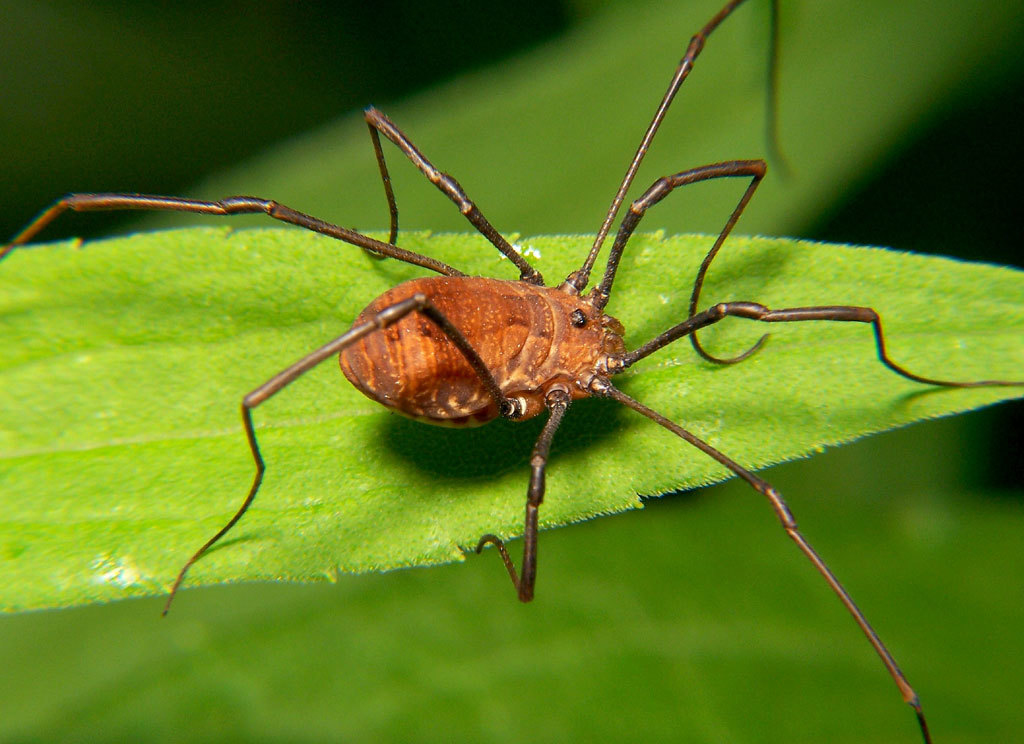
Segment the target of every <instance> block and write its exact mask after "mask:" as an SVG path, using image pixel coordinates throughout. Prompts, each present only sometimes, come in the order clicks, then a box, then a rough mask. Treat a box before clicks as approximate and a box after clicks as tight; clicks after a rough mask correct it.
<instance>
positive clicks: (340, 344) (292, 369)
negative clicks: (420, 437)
mask: <svg viewBox="0 0 1024 744" xmlns="http://www.w3.org/2000/svg"><path fill="white" fill-rule="evenodd" d="M414 312H418V313H422V314H423V315H425V316H426V317H427V318H429V319H430V320H431V321H432V322H433V323H434V324H435V325H437V327H438V328H440V329H441V331H442V332H443V333H444V334H445V335H446V336H447V337H448V338H449V339H450V340H451V341H452V343H454V344H455V346H457V347H458V349H459V351H461V352H462V354H463V356H465V358H466V361H467V362H469V364H470V366H471V367H472V368H473V370H474V371H475V372H476V374H477V375H478V376H479V377H480V379H481V381H483V383H484V386H485V387H486V388H487V391H488V393H489V394H490V395H491V397H492V398H493V399H494V402H495V403H496V404H497V407H498V410H499V411H501V414H502V415H503V416H505V417H506V418H516V417H518V416H519V415H521V414H522V411H521V410H519V407H518V404H516V403H515V401H513V400H512V399H510V398H506V397H505V396H504V395H503V394H502V392H501V389H500V388H499V387H498V383H497V381H496V380H495V379H494V376H493V375H492V374H491V372H490V371H489V370H488V369H487V366H486V365H485V364H484V362H483V360H482V359H481V358H480V355H479V354H478V353H477V352H476V349H474V348H473V346H472V345H471V344H470V343H469V341H468V340H467V339H466V337H465V336H464V335H463V333H462V332H461V331H460V330H459V329H458V328H456V327H455V326H454V325H453V324H452V322H451V321H450V320H448V318H447V317H446V316H445V315H444V313H442V312H441V311H440V310H438V309H437V307H435V306H434V304H433V303H432V302H431V301H430V299H429V298H428V297H427V296H426V295H424V294H422V293H417V294H415V295H413V296H412V297H410V298H408V299H405V300H402V301H401V302H396V303H395V304H394V305H390V306H388V307H386V308H384V309H383V310H381V311H380V312H378V313H377V314H376V315H375V316H374V317H373V318H371V319H369V320H367V321H364V322H363V323H360V324H359V325H357V326H354V327H352V328H351V329H349V330H348V331H347V332H346V333H343V334H342V335H340V336H338V337H337V338H336V339H334V340H333V341H330V342H328V343H326V344H324V345H323V346H321V347H320V348H319V349H317V350H316V351H313V352H311V353H309V354H307V355H306V356H304V357H303V358H302V359H300V360H299V361H297V362H295V363H294V364H292V365H291V366H289V367H287V368H286V369H284V370H282V371H281V372H278V373H277V374H276V375H274V376H273V377H271V378H270V379H269V380H267V381H266V382H265V383H263V384H262V385H260V386H259V387H258V388H256V389H255V390H253V391H252V392H250V393H249V394H248V395H246V396H245V397H244V398H243V399H242V425H243V427H244V428H245V435H246V439H247V440H248V442H249V450H250V451H251V452H252V458H253V461H254V462H255V464H256V475H255V477H254V478H253V482H252V486H251V487H250V488H249V493H248V495H247V496H246V497H245V500H244V501H243V502H242V505H241V506H240V507H239V508H238V511H236V512H235V514H234V516H232V517H231V519H230V520H228V522H227V524H225V525H224V526H223V527H221V528H220V530H219V531H218V532H217V534H215V535H214V536H213V537H211V538H210V539H209V540H207V541H206V542H205V543H204V544H203V546H202V547H201V548H199V550H197V551H196V552H195V553H194V554H193V555H192V557H191V558H189V559H188V560H187V561H186V562H185V565H184V566H182V567H181V570H180V571H179V572H178V576H177V578H176V579H175V580H174V585H173V586H172V587H171V591H170V593H169V595H168V597H167V603H166V604H165V605H164V610H163V614H164V615H166V614H167V612H168V610H170V608H171V602H172V601H174V597H175V595H176V594H177V592H178V589H179V587H180V586H181V583H182V581H184V579H185V574H186V573H188V570H189V569H190V568H191V567H192V565H193V564H194V563H195V562H196V561H198V560H199V559H200V558H202V557H203V555H204V554H205V553H206V552H207V551H208V550H209V549H210V548H211V547H213V545H214V544H215V543H216V542H217V541H218V540H220V539H221V538H222V537H224V535H226V534H227V533H228V532H230V531H231V528H232V527H234V526H235V524H237V522H238V520H240V519H241V518H242V516H243V515H244V514H245V512H246V511H248V509H249V507H250V506H251V505H252V502H253V500H254V499H255V498H256V493H257V491H259V488H260V484H261V483H262V482H263V473H264V471H265V470H266V466H265V464H264V461H263V456H262V455H261V454H260V448H259V443H258V442H257V441H256V430H255V428H254V426H253V421H252V409H254V408H256V406H258V405H260V404H261V403H263V402H264V401H266V400H268V399H269V398H271V397H273V396H274V395H276V394H277V393H278V392H280V391H281V390H283V389H284V388H285V387H287V386H288V385H290V384H291V383H292V382H294V381H295V380H297V379H298V378H299V377H301V376H302V375H304V374H305V373H306V372H308V371H309V370H311V369H313V368H314V367H316V366H317V365H318V364H320V362H322V361H324V360H325V359H329V358H331V357H333V356H335V355H336V354H339V353H340V352H341V351H342V350H343V349H345V348H346V347H348V346H351V345H352V344H354V343H355V342H357V341H359V340H360V339H361V338H363V337H365V336H367V335H369V334H371V333H373V332H374V331H378V330H381V329H384V328H387V327H388V326H390V325H392V324H394V323H397V322H398V321H400V320H401V319H402V318H404V317H405V316H406V315H408V314H409V313H414Z"/></svg>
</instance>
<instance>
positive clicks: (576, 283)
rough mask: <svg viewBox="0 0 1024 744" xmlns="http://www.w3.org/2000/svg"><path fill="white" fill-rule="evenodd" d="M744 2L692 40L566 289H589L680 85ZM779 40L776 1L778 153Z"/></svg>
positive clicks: (773, 58) (772, 133)
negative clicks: (599, 257) (709, 40)
mask: <svg viewBox="0 0 1024 744" xmlns="http://www.w3.org/2000/svg"><path fill="white" fill-rule="evenodd" d="M742 3H743V0H732V1H731V2H728V3H726V4H725V6H724V7H723V8H722V9H721V10H719V11H718V13H716V14H715V16H714V18H712V19H711V20H710V21H708V22H707V23H706V24H705V25H704V27H703V28H702V29H701V30H700V31H698V32H697V33H696V34H694V35H693V37H692V38H691V39H690V44H689V46H687V48H686V53H685V54H684V55H683V58H682V59H681V60H680V61H679V66H678V67H677V68H676V71H675V74H674V75H673V76H672V80H671V81H670V82H669V85H668V90H666V91H665V95H664V96H662V99H661V102H660V103H659V104H658V109H657V111H656V112H655V114H654V118H653V119H652V120H651V123H650V124H649V125H648V127H647V131H646V132H644V136H643V138H642V139H641V140H640V145H639V147H637V150H636V154H635V155H633V160H632V161H631V162H630V164H629V167H628V168H627V169H626V175H624V176H623V177H622V183H621V184H620V185H619V190H618V191H616V192H615V196H614V198H612V203H611V206H610V207H609V208H608V213H607V215H605V218H604V222H603V223H602V224H601V229H599V230H598V231H597V236H596V237H595V238H594V244H593V245H592V246H591V248H590V253H588V254H587V258H586V260H584V262H583V265H582V266H581V267H580V268H579V269H577V270H576V271H574V272H573V273H571V274H569V276H568V277H566V280H565V284H564V285H563V286H565V287H566V288H567V289H568V288H572V289H574V290H575V291H576V292H582V291H583V290H584V288H585V287H586V286H587V283H588V282H589V281H590V272H591V271H592V270H593V268H594V262H595V261H596V260H597V255H598V253H600V251H601V246H602V245H603V244H604V239H605V237H607V235H608V231H609V229H611V225H612V222H613V221H614V220H615V215H616V214H618V212H619V207H620V206H622V201H623V199H625V197H626V192H627V191H628V190H629V187H630V186H631V185H632V183H633V179H634V178H635V177H636V172H637V170H638V169H639V168H640V163H641V162H642V161H643V159H644V156H645V155H646V154H647V150H648V149H649V148H650V146H651V142H652V141H653V140H654V135H655V134H657V133H658V128H659V127H660V126H661V122H662V120H663V119H664V118H665V114H666V113H667V112H668V109H669V106H671V105H672V99H673V98H675V95H676V93H677V92H678V91H679V86H681V85H682V84H683V81H684V80H686V77H687V76H688V75H689V74H690V70H692V69H693V64H694V62H695V61H696V60H697V57H698V56H699V55H700V53H701V51H703V49H704V44H705V42H706V41H707V38H708V36H710V35H711V33H712V32H713V31H714V30H715V29H716V28H718V26H719V24H720V23H721V22H722V21H724V20H725V19H726V18H727V17H728V16H729V14H731V13H732V12H733V11H734V10H735V9H736V8H737V7H738V6H739V5H741V4H742ZM777 38H778V37H777V4H776V2H775V0H772V16H771V46H770V51H769V57H768V64H769V76H768V79H769V86H770V87H771V88H772V90H771V91H770V94H769V98H768V102H767V106H768V116H767V118H768V121H769V125H768V130H767V132H768V136H769V138H770V140H772V142H770V145H771V146H772V147H773V149H775V150H777V149H778V148H777V146H776V145H775V144H774V139H775V137H776V130H775V120H776V95H775V90H774V87H775V78H776V67H777V54H776V48H775V46H776V42H777ZM691 314H692V313H691Z"/></svg>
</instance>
